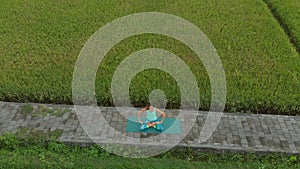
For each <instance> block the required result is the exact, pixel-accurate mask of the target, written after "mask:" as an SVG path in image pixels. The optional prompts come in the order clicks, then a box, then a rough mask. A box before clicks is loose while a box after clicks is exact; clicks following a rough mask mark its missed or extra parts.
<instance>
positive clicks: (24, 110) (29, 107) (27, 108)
mask: <svg viewBox="0 0 300 169" xmlns="http://www.w3.org/2000/svg"><path fill="white" fill-rule="evenodd" d="M32 110H33V107H32V105H31V104H25V105H24V107H23V108H22V110H21V112H22V113H23V114H29V113H31V112H32Z"/></svg>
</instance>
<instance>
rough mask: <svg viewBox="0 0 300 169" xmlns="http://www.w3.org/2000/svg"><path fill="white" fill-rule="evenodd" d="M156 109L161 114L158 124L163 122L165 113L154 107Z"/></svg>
mask: <svg viewBox="0 0 300 169" xmlns="http://www.w3.org/2000/svg"><path fill="white" fill-rule="evenodd" d="M156 111H157V112H158V113H160V114H161V115H162V119H161V121H160V122H159V124H161V123H163V122H164V120H165V117H166V113H164V112H163V111H161V110H159V109H156Z"/></svg>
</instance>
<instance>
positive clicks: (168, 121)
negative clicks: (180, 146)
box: [126, 116, 181, 134]
mask: <svg viewBox="0 0 300 169" xmlns="http://www.w3.org/2000/svg"><path fill="white" fill-rule="evenodd" d="M162 126H163V128H164V130H163V131H157V130H155V129H154V128H148V129H146V130H143V131H140V130H139V127H140V123H139V122H138V119H137V116H129V117H128V120H127V126H126V131H127V132H136V133H140V132H142V133H164V134H181V123H180V120H179V119H177V118H167V117H166V118H165V120H164V122H163V123H162Z"/></svg>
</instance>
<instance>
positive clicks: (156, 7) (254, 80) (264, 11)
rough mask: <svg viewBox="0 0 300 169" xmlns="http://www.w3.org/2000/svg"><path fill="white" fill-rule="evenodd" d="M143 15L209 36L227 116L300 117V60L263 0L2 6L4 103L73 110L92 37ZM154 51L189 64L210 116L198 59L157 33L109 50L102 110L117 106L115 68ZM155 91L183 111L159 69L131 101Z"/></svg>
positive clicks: (146, 75) (142, 79) (148, 74)
mask: <svg viewBox="0 0 300 169" xmlns="http://www.w3.org/2000/svg"><path fill="white" fill-rule="evenodd" d="M146 11H157V12H165V13H169V14H174V15H177V16H179V17H182V18H184V19H186V20H188V21H190V22H191V23H193V24H195V25H196V26H198V27H199V28H200V29H201V30H202V31H203V32H204V33H205V34H206V35H207V36H208V37H209V39H210V40H211V41H212V43H213V44H214V46H215V48H216V49H217V51H218V53H219V55H220V58H221V60H222V63H223V66H224V70H225V72H226V80H227V103H226V111H241V112H254V113H256V112H258V113H273V114H299V113H300V101H299V98H300V93H299V92H297V91H298V90H299V86H300V78H299V77H300V58H299V55H298V54H297V52H296V51H295V49H294V48H293V46H292V45H291V44H290V42H289V38H288V37H287V36H286V34H285V32H284V31H283V29H282V28H281V27H280V26H279V25H278V23H277V21H276V19H275V18H274V17H273V16H272V13H271V12H270V11H269V9H268V7H267V5H266V4H265V3H264V2H263V1H261V0H252V1H247V0H226V1H225V0H222V1H217V0H205V1H198V0H181V1H175V0H166V1H159V0H154V1H134V0H129V1H126V2H121V1H117V2H112V1H95V0H91V1H87V2H83V1H79V0H74V1H61V2H56V1H55V2H54V1H37V0H33V1H28V2H27V1H26V2H25V1H20V0H17V1H8V0H4V1H2V2H1V4H0V22H1V24H0V38H1V41H0V100H6V101H17V102H44V103H49V102H51V103H68V104H72V94H71V93H72V88H71V84H72V74H73V69H74V65H75V62H76V59H77V56H78V54H79V52H80V50H81V48H82V46H83V45H84V44H85V42H86V41H87V39H88V38H89V37H90V36H91V35H92V34H93V33H94V32H95V31H97V30H98V29H99V28H100V27H101V26H103V25H105V24H106V23H108V22H111V21H112V20H114V19H117V18H119V17H122V16H125V15H128V14H133V13H137V12H146ZM150 47H157V48H163V49H166V50H168V51H170V52H173V53H174V54H176V55H178V56H179V57H180V58H181V59H182V60H184V61H185V62H186V64H187V65H189V66H190V68H191V70H192V71H193V73H194V75H195V77H196V80H197V82H198V86H199V90H200V91H199V93H200V98H201V100H200V101H201V107H200V109H201V110H208V108H209V104H210V97H211V93H210V84H209V77H208V76H207V74H206V71H205V68H204V67H203V65H202V63H201V62H200V60H199V59H197V57H196V55H195V53H193V51H191V49H189V48H188V47H186V46H185V45H184V44H182V43H181V42H179V41H176V40H175V39H172V38H170V37H164V36H160V35H153V34H147V35H140V36H134V37H130V38H128V39H125V40H123V41H122V42H120V43H119V44H117V45H116V46H114V47H113V48H112V49H111V50H110V51H109V53H108V54H107V55H106V57H105V58H104V60H103V62H102V64H101V65H100V67H99V69H98V73H97V76H96V89H95V92H96V97H97V100H98V102H99V104H101V105H106V106H111V105H113V103H112V97H111V94H110V81H111V78H112V75H113V73H114V71H115V69H116V67H117V65H118V64H119V63H120V62H121V61H122V60H123V59H124V58H125V57H126V56H128V55H129V54H131V53H132V52H135V51H137V50H140V49H144V48H150ZM148 79H151V81H149V80H148ZM161 79H164V81H161ZM155 88H159V89H163V90H164V91H165V93H166V96H167V98H168V101H169V103H168V105H169V107H178V106H180V105H179V103H180V97H179V96H180V91H179V88H178V87H177V86H176V83H175V81H174V79H173V78H172V77H170V76H169V75H168V74H166V73H164V72H161V71H157V70H148V71H144V72H140V73H139V74H138V75H137V76H136V77H135V78H134V79H133V80H132V83H131V86H130V91H131V93H130V95H131V101H132V103H133V104H134V105H141V104H142V103H144V102H147V101H148V95H149V94H150V92H151V90H152V89H155Z"/></svg>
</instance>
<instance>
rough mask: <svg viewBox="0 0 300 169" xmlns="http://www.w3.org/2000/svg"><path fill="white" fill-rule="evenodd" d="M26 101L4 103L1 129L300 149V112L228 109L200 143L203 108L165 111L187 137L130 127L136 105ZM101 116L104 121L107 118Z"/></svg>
mask: <svg viewBox="0 0 300 169" xmlns="http://www.w3.org/2000/svg"><path fill="white" fill-rule="evenodd" d="M25 105H26V104H22V103H8V102H0V134H3V133H4V132H13V133H14V132H17V131H18V130H20V129H22V128H27V129H35V130H37V131H42V132H45V133H47V132H51V131H55V130H61V131H63V132H62V135H61V138H60V140H61V141H63V142H71V143H93V141H94V142H95V143H103V144H104V143H118V144H127V145H137V144H139V145H145V146H151V147H152V148H154V147H155V146H157V147H159V146H168V145H172V144H176V145H177V144H178V145H177V146H178V147H181V146H184V147H186V146H189V147H193V148H199V149H202V150H207V149H208V150H217V151H223V150H226V151H256V152H286V153H296V154H298V153H300V129H299V128H300V117H299V116H278V115H256V114H236V113H224V114H223V116H222V118H221V120H220V123H219V124H218V126H217V128H216V130H215V131H214V132H213V134H212V136H211V137H210V138H209V139H208V140H207V141H205V142H200V141H199V140H200V139H199V136H200V132H201V129H202V128H203V125H204V123H205V120H206V117H207V112H199V113H198V115H197V117H193V116H189V115H188V113H187V114H183V115H182V114H181V113H180V115H178V113H179V111H178V110H165V112H166V113H167V115H168V117H177V118H179V119H180V120H181V123H182V131H183V132H182V133H184V132H187V131H189V132H188V134H187V135H186V136H185V135H184V134H179V135H174V134H158V135H156V134H149V133H148V134H147V133H127V132H126V131H125V128H126V118H125V117H128V116H131V115H136V112H135V111H133V109H132V108H131V109H130V108H126V109H125V108H123V109H121V110H120V113H119V111H118V110H117V109H116V108H107V107H100V109H101V113H100V114H99V113H93V114H91V113H90V112H91V111H90V109H89V108H87V107H81V108H80V111H79V113H78V112H77V114H76V113H75V109H74V107H73V106H69V105H42V104H31V105H33V110H32V111H30V109H29V111H27V112H26V111H25V108H24V106H25ZM29 108H30V106H29ZM101 117H103V119H104V120H102V121H101ZM191 118H194V119H195V118H196V122H195V124H194V125H193V126H191V124H190V121H192V120H191ZM79 120H80V122H79ZM106 124H109V125H110V126H111V127H112V128H109V127H108V126H107V125H106ZM82 126H83V127H82ZM189 127H192V128H191V130H188V129H189ZM87 133H88V134H87ZM88 135H89V136H90V137H91V138H93V140H92V139H91V138H90V137H89V136H88Z"/></svg>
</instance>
